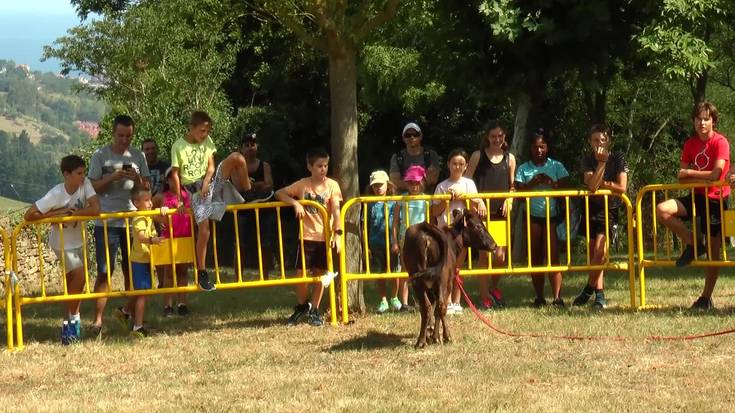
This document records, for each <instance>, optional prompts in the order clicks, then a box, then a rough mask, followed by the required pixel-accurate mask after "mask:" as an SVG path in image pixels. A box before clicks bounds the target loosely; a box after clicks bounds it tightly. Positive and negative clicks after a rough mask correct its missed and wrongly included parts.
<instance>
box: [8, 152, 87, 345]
mask: <svg viewBox="0 0 735 413" xmlns="http://www.w3.org/2000/svg"><path fill="white" fill-rule="evenodd" d="M60 169H61V173H62V175H64V183H63V184H59V185H56V186H55V187H53V188H51V190H50V191H48V193H47V194H46V195H44V196H43V198H41V199H39V200H38V201H36V202H35V203H34V204H33V205H31V207H30V208H28V211H26V213H25V215H24V216H23V218H24V219H25V220H26V221H36V220H39V219H43V218H51V217H64V216H91V215H98V214H99V213H100V204H99V202H98V200H97V194H96V193H95V191H94V188H93V187H92V183H91V182H90V180H89V179H88V178H87V177H86V171H85V165H84V160H83V159H82V158H80V157H79V156H76V155H68V156H65V157H63V158H62V159H61V165H60ZM62 227H63V229H62V230H61V231H59V226H58V225H51V231H50V232H49V237H48V240H49V246H50V247H51V249H53V250H54V253H56V256H57V257H59V259H63V264H64V271H65V273H66V288H67V293H68V294H70V295H72V294H81V293H82V289H83V288H84V251H83V250H82V249H83V248H84V245H83V243H82V231H83V230H84V228H85V225H84V222H79V221H76V222H68V223H65V224H64V225H63V226H62ZM61 232H63V233H64V244H63V245H62V244H61ZM62 254H63V255H62ZM62 256H63V258H62ZM79 303H80V301H79V300H74V301H67V303H66V308H65V309H64V311H63V316H64V322H63V323H62V330H61V343H62V344H70V343H71V342H73V341H77V340H79V339H80V336H81V324H80V317H79ZM65 324H66V325H69V326H73V327H74V328H73V329H72V328H67V329H65V328H64V325H65Z"/></svg>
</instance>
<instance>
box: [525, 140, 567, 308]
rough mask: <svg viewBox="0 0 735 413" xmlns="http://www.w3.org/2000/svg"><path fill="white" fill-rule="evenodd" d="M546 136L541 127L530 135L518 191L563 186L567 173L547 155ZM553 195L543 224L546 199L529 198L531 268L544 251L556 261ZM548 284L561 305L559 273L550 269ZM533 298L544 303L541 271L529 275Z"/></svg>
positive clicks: (556, 216) (540, 260)
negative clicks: (534, 295) (527, 154)
mask: <svg viewBox="0 0 735 413" xmlns="http://www.w3.org/2000/svg"><path fill="white" fill-rule="evenodd" d="M548 154H549V137H548V135H547V133H546V131H545V130H544V129H539V130H538V131H537V132H536V133H535V134H534V135H533V137H532V138H531V160H530V161H528V162H526V163H524V164H522V165H521V166H519V167H518V171H516V178H515V179H516V181H515V186H516V188H517V189H518V190H519V191H545V190H550V189H552V190H553V189H559V188H563V187H565V186H567V185H566V184H567V182H566V181H567V178H568V177H569V172H567V170H566V168H564V165H562V164H561V162H559V161H556V160H554V159H551V158H549V157H548ZM557 204H558V202H557V200H556V199H554V198H549V212H548V213H549V217H548V221H549V223H548V226H547V217H546V199H545V198H543V197H535V198H531V201H530V217H531V223H530V224H531V225H530V227H531V233H530V236H529V242H530V243H531V263H532V265H533V266H534V267H536V266H541V265H543V263H544V258H545V257H546V252H547V250H550V251H551V254H550V256H549V257H548V258H549V261H550V264H551V265H557V264H559V251H558V245H557V238H556V225H557V223H558V221H559V215H560V208H559V206H558V205H557ZM547 233H548V234H549V245H548V249H547V245H546V240H547V238H546V234H547ZM548 276H549V284H551V292H552V295H553V297H554V301H553V302H552V304H554V305H555V306H557V307H564V306H565V305H564V300H562V298H561V296H560V294H561V272H560V271H556V272H550V273H548ZM531 280H532V282H533V289H534V290H535V292H536V299H535V300H534V302H533V304H534V305H535V306H536V307H542V306H544V305H546V299H545V298H544V274H534V275H532V276H531Z"/></svg>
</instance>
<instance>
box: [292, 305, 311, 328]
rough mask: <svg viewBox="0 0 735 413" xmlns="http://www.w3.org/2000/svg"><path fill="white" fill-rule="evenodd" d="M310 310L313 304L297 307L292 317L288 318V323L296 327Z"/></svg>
mask: <svg viewBox="0 0 735 413" xmlns="http://www.w3.org/2000/svg"><path fill="white" fill-rule="evenodd" d="M309 310H311V303H306V304H299V305H297V306H296V307H294V312H293V314H291V317H289V318H288V320H287V321H286V323H288V325H290V326H295V325H296V324H298V322H299V320H301V318H302V317H303V316H305V315H306V314H307V313H308V312H309Z"/></svg>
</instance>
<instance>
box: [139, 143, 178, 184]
mask: <svg viewBox="0 0 735 413" xmlns="http://www.w3.org/2000/svg"><path fill="white" fill-rule="evenodd" d="M141 149H143V153H144V154H145V162H146V164H147V165H148V171H149V172H150V173H151V177H150V182H151V194H152V195H156V194H159V193H161V192H163V184H164V183H165V178H164V174H165V173H166V170H167V169H168V167H169V166H171V165H170V164H169V163H168V162H166V161H164V160H161V159H158V145H157V144H156V141H155V140H153V138H146V139H145V140H144V141H143V144H142V145H141Z"/></svg>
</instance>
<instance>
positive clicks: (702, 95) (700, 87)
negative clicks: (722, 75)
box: [692, 70, 709, 104]
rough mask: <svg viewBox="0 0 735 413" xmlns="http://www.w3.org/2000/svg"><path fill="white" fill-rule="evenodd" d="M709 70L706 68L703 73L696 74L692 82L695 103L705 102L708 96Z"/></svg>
mask: <svg viewBox="0 0 735 413" xmlns="http://www.w3.org/2000/svg"><path fill="white" fill-rule="evenodd" d="M708 78H709V71H708V70H705V71H704V72H702V74H701V75H699V76H696V77H695V78H694V81H693V82H692V98H693V99H694V103H695V104H697V103H699V102H703V101H704V100H705V99H706V98H707V79H708Z"/></svg>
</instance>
